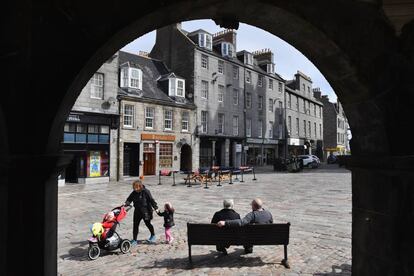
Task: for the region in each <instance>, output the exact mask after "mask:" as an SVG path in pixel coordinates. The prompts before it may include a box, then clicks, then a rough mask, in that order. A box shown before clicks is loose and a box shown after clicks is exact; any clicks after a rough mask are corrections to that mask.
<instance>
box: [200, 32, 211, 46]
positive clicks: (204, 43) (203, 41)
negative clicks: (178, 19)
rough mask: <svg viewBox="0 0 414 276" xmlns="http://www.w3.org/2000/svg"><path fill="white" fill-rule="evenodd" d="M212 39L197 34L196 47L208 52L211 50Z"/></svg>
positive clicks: (206, 35) (203, 34)
mask: <svg viewBox="0 0 414 276" xmlns="http://www.w3.org/2000/svg"><path fill="white" fill-rule="evenodd" d="M212 40H213V39H212V37H211V35H209V34H205V33H200V34H198V45H199V46H200V47H202V48H206V49H208V50H211V49H212V47H211V46H212Z"/></svg>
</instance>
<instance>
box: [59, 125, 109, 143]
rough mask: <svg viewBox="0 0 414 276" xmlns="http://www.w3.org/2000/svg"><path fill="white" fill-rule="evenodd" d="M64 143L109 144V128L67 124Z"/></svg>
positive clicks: (105, 126)
mask: <svg viewBox="0 0 414 276" xmlns="http://www.w3.org/2000/svg"><path fill="white" fill-rule="evenodd" d="M63 142H64V143H81V144H85V143H88V144H108V143H109V126H107V125H96V124H82V123H66V124H65V127H64V133H63Z"/></svg>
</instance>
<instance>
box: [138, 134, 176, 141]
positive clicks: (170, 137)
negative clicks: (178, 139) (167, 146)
mask: <svg viewBox="0 0 414 276" xmlns="http://www.w3.org/2000/svg"><path fill="white" fill-rule="evenodd" d="M141 140H159V141H175V136H174V135H163V134H152V133H142V134H141Z"/></svg>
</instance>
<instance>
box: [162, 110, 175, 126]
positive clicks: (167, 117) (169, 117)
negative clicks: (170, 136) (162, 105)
mask: <svg viewBox="0 0 414 276" xmlns="http://www.w3.org/2000/svg"><path fill="white" fill-rule="evenodd" d="M172 121H173V112H172V110H164V129H165V130H172Z"/></svg>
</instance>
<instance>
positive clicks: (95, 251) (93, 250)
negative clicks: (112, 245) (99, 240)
mask: <svg viewBox="0 0 414 276" xmlns="http://www.w3.org/2000/svg"><path fill="white" fill-rule="evenodd" d="M100 254H101V249H99V246H97V245H92V246H89V249H88V257H89V259H90V260H96V259H98V257H99V255H100Z"/></svg>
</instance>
